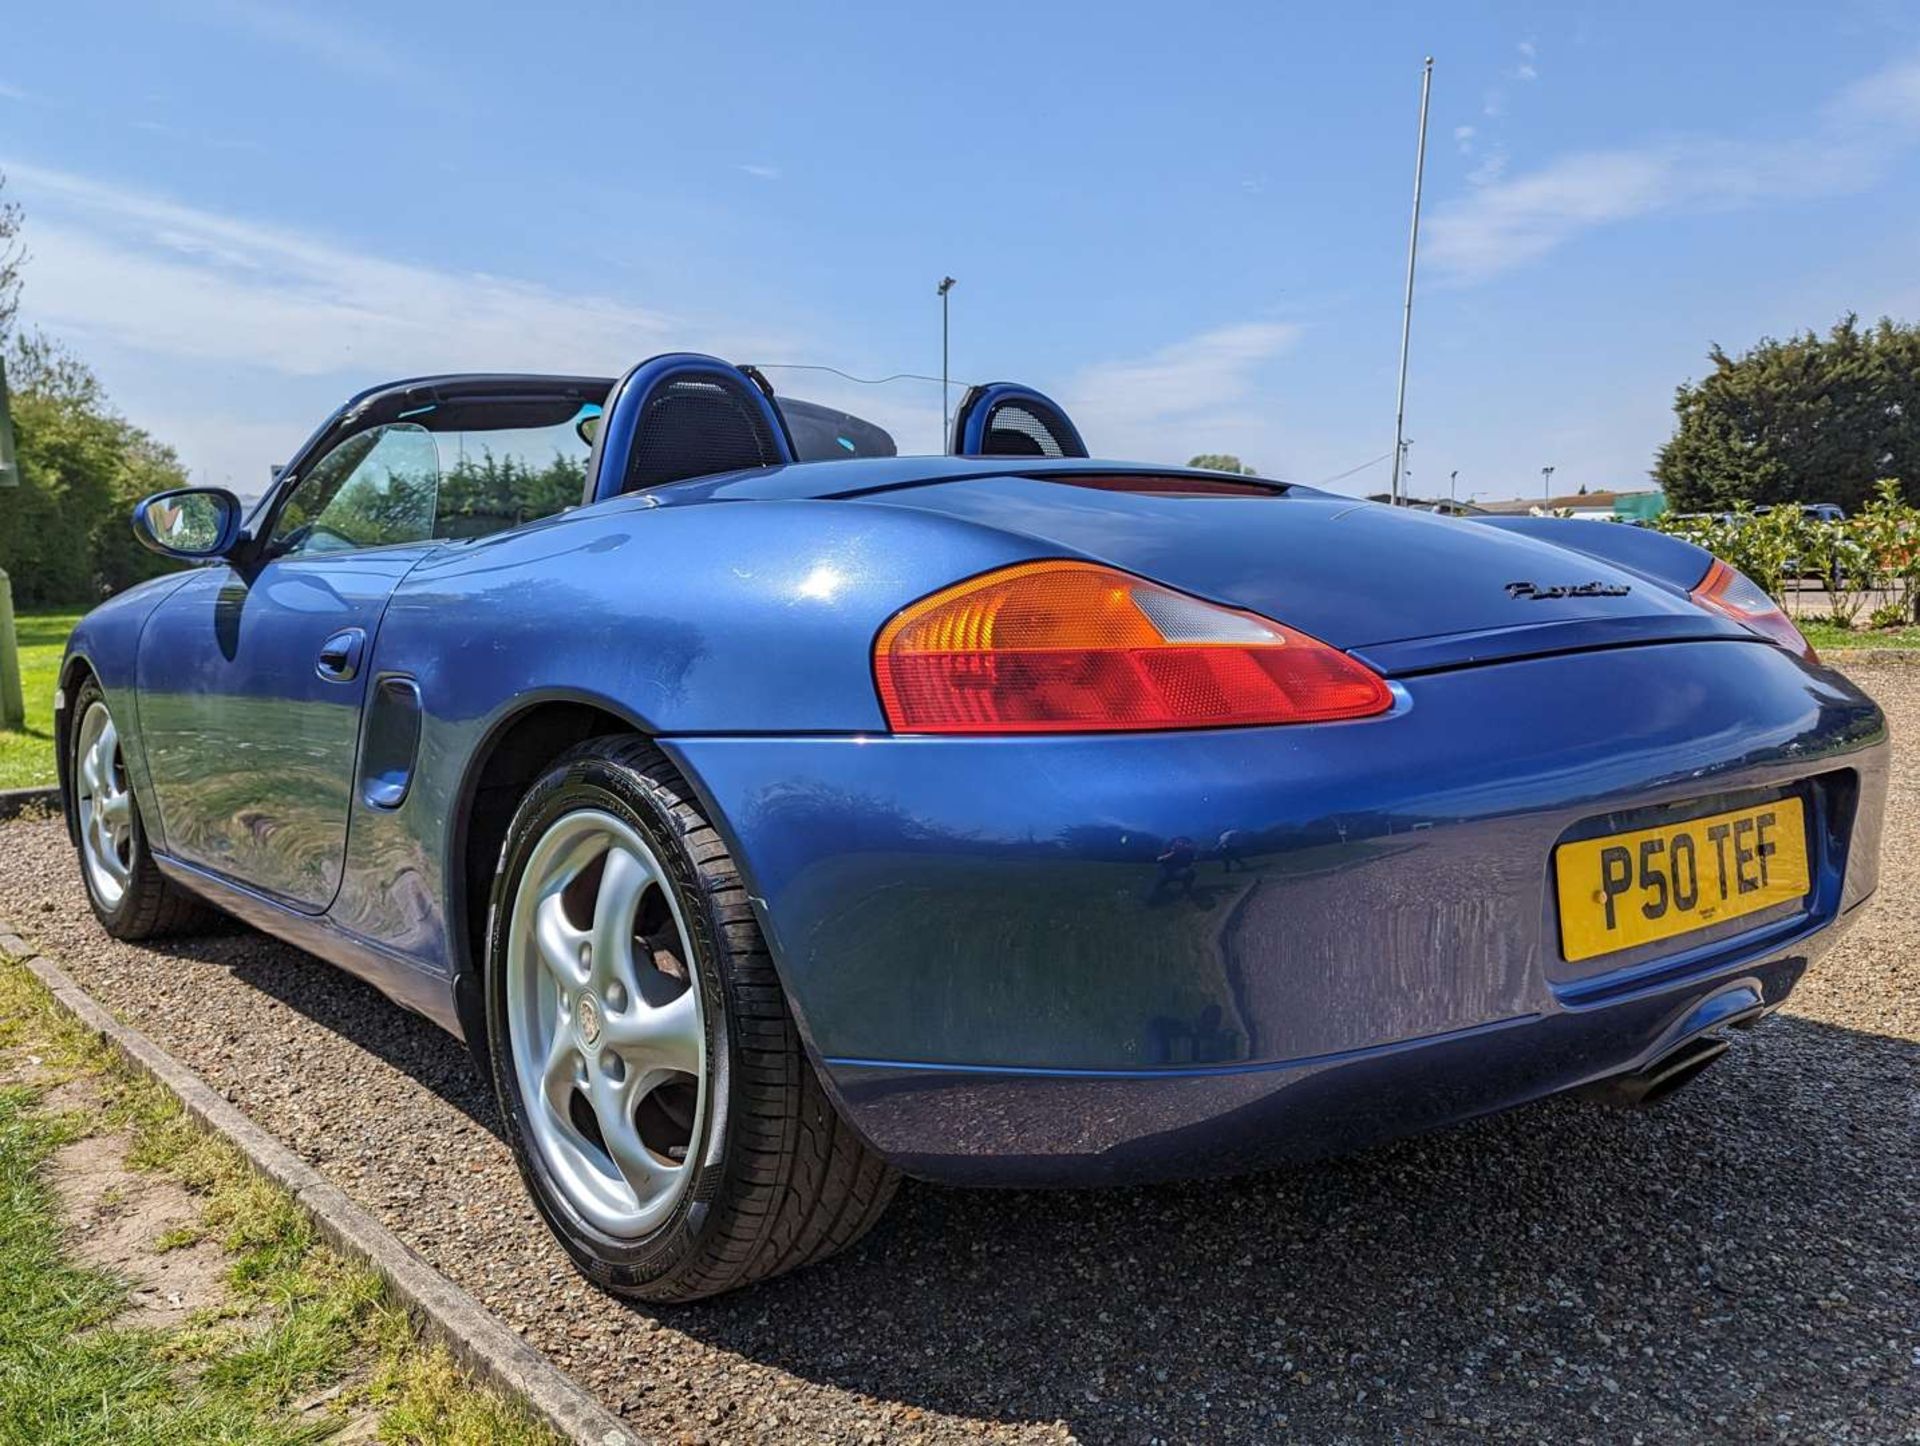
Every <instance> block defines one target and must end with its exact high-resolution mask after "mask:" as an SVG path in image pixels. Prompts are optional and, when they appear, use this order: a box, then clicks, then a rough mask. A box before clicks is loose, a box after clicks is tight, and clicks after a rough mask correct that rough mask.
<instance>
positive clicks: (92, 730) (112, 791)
mask: <svg viewBox="0 0 1920 1446" xmlns="http://www.w3.org/2000/svg"><path fill="white" fill-rule="evenodd" d="M74 758H75V763H76V765H77V766H76V769H75V777H74V802H75V804H76V806H77V808H78V811H79V819H80V856H81V859H82V860H83V861H84V862H85V864H86V869H87V880H88V882H89V883H90V884H91V885H92V886H93V891H94V894H95V896H96V897H98V898H99V900H100V902H101V903H102V904H104V905H105V906H106V907H107V908H109V909H112V908H116V907H118V905H119V903H120V899H121V897H122V895H124V894H125V893H126V891H127V877H128V874H129V873H130V872H131V869H132V866H133V795H132V794H130V793H129V792H128V791H127V766H126V763H125V762H124V761H123V760H122V758H121V757H120V732H119V730H118V729H117V728H115V727H114V726H113V715H112V714H111V713H109V712H108V711H107V705H106V703H105V702H103V701H101V700H100V699H97V698H96V699H95V700H94V701H93V703H92V705H91V706H89V707H88V709H87V711H86V714H85V716H83V717H82V718H81V719H80V735H79V741H78V744H77V745H76V747H75V749H74Z"/></svg>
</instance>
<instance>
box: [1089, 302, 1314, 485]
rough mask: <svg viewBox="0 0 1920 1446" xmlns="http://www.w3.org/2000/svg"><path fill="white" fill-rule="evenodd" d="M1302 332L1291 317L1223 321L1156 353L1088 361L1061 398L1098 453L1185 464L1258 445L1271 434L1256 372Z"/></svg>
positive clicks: (1294, 340) (1098, 454) (1099, 454)
mask: <svg viewBox="0 0 1920 1446" xmlns="http://www.w3.org/2000/svg"><path fill="white" fill-rule="evenodd" d="M1300 334H1301V328H1300V327H1299V326H1297V325H1295V324H1293V323H1291V322H1277V321H1249V322H1240V323H1237V324H1235V325H1231V326H1223V327H1217V328H1215V329H1214V330H1212V331H1208V332H1203V333H1201V334H1200V335H1198V336H1194V337H1189V338H1188V339H1187V340H1185V341H1181V342H1176V343H1174V344H1173V345H1171V346H1167V347H1163V348H1162V349H1161V350H1159V351H1157V352H1154V353H1152V354H1151V355H1150V356H1146V357H1141V358H1138V359H1135V360H1129V361H1113V362H1104V363H1101V364H1099V365H1096V366H1092V367H1088V368H1087V369H1085V370H1084V371H1082V372H1081V373H1080V374H1079V375H1078V376H1076V377H1075V378H1074V379H1073V381H1072V382H1071V383H1069V384H1068V386H1067V387H1066V388H1065V390H1064V391H1063V393H1062V395H1061V401H1062V403H1063V404H1064V405H1065V406H1066V408H1067V411H1068V413H1069V415H1071V416H1072V417H1073V419H1074V421H1075V423H1076V424H1077V425H1078V426H1079V428H1080V431H1081V433H1082V434H1083V435H1084V436H1085V437H1086V438H1087V443H1088V446H1089V447H1090V448H1091V450H1092V451H1093V452H1094V453H1095V455H1097V456H1105V457H1140V458H1143V459H1145V460H1147V461H1172V462H1184V461H1185V460H1186V459H1187V458H1188V457H1190V456H1192V455H1193V454H1194V453H1196V452H1211V451H1219V450H1222V449H1228V450H1232V449H1236V448H1247V449H1249V450H1252V449H1254V448H1256V447H1258V446H1259V445H1260V444H1261V441H1262V439H1270V435H1271V434H1270V433H1269V431H1268V427H1269V424H1270V418H1268V417H1266V416H1264V415H1262V414H1259V413H1257V412H1249V410H1248V409H1247V406H1246V404H1247V402H1248V401H1249V399H1250V398H1252V397H1253V395H1254V394H1255V390H1256V375H1255V374H1256V372H1257V371H1258V369H1259V367H1260V366H1261V365H1262V364H1263V363H1265V362H1267V361H1269V360H1271V359H1272V358H1273V357H1275V356H1278V355H1279V354H1280V353H1282V352H1284V351H1285V350H1287V348H1289V347H1291V346H1292V345H1293V344H1294V343H1295V342H1296V341H1298V340H1299V337H1300ZM1267 465H1268V466H1274V465H1277V463H1275V462H1273V461H1271V460H1269V461H1268V463H1267Z"/></svg>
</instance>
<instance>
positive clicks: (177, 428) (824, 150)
mask: <svg viewBox="0 0 1920 1446" xmlns="http://www.w3.org/2000/svg"><path fill="white" fill-rule="evenodd" d="M1429 52H1431V53H1432V54H1433V55H1434V56H1435V57H1436V67H1435V74H1434V102H1433V125H1432V132H1431V137H1430V141H1429V148H1428V171H1427V212H1426V217H1427V223H1426V227H1425V230H1424V232H1423V241H1422V247H1423V251H1422V270H1421V294H1420V300H1419V304H1418V309H1417V311H1416V315H1415V324H1414V350H1413V367H1412V380H1411V387H1410V394H1409V403H1408V425H1407V430H1408V433H1409V435H1410V436H1411V437H1412V438H1413V439H1414V446H1413V449H1412V453H1411V467H1412V473H1413V481H1412V486H1413V489H1414V490H1415V491H1417V492H1424V493H1432V492H1434V491H1439V492H1442V493H1444V491H1445V490H1446V487H1447V474H1448V473H1449V472H1450V471H1452V470H1453V469H1456V468H1457V469H1459V472H1460V482H1459V487H1460V491H1461V494H1462V495H1463V496H1464V495H1466V494H1468V493H1469V492H1485V493H1488V494H1489V495H1493V496H1511V495H1515V494H1516V493H1523V492H1526V493H1530V492H1531V490H1532V489H1533V488H1535V487H1537V486H1538V485H1539V469H1540V467H1541V466H1542V465H1545V464H1549V463H1551V464H1552V465H1554V466H1555V467H1556V469H1557V471H1556V474H1555V477H1554V481H1555V484H1556V489H1558V488H1560V487H1561V486H1563V485H1564V486H1566V487H1567V488H1569V489H1571V488H1572V487H1574V486H1578V485H1580V484H1582V483H1585V484H1587V485H1589V486H1594V487H1598V486H1603V485H1622V484H1624V485H1635V484H1637V483H1639V482H1641V481H1642V479H1643V478H1644V475H1645V472H1646V469H1647V467H1648V466H1649V465H1650V463H1651V460H1652V455H1653V451H1654V448H1655V447H1656V446H1657V445H1658V443H1659V441H1660V440H1661V439H1662V437H1663V436H1664V435H1665V434H1666V432H1667V430H1668V426H1669V421H1670V417H1671V411H1670V407H1671V398H1672V390H1673V387H1674V386H1675V385H1676V384H1677V383H1679V382H1680V381H1682V380H1684V379H1686V378H1688V377H1690V376H1697V375H1698V374H1699V373H1700V372H1701V371H1702V370H1703V368H1704V365H1705V362H1704V354H1705V352H1706V349H1707V346H1708V345H1709V343H1710V342H1713V341H1719V342H1721V343H1723V344H1725V345H1727V346H1729V347H1731V348H1740V347H1744V346H1746V345H1748V344H1750V343H1751V342H1753V341H1754V340H1756V339H1757V338H1758V337H1760V336H1762V335H1766V334H1769V333H1774V334H1778V333H1784V332H1786V331H1790V330H1796V329H1799V328H1802V327H1806V326H1814V327H1824V326H1826V325H1827V324H1829V323H1831V322H1832V321H1833V320H1834V319H1835V318H1836V317H1837V316H1838V315H1839V314H1840V313H1842V312H1844V311H1846V310H1850V309H1852V310H1858V311H1860V312H1863V313H1865V314H1867V315H1869V316H1873V315H1878V314H1880V313H1882V312H1889V313H1892V314H1894V315H1896V316H1900V317H1903V318H1907V319H1914V318H1916V317H1920V265H1916V262H1920V255H1917V254H1916V253H1917V252H1920V241H1917V240H1916V238H1920V184H1916V182H1920V7H1915V6H1910V5H1898V4H1892V3H1864V0H1851V3H1850V0H1840V3H1835V4H1830V5H1826V6H1822V7H1818V8H1815V7H1812V6H1806V5H1796V6H1772V5H1766V4H1755V3H1744V4H1697V5H1695V4H1690V5H1686V6H1671V5H1665V4H1660V5H1656V4H1607V5H1600V4H1595V5H1590V6H1553V7H1546V6H1539V7H1525V6H1519V5H1495V4H1489V5H1449V6H1445V7H1441V6H1436V5H1432V4H1422V5H1405V6H1388V5H1376V6H1365V7H1361V6H1347V5H1333V4H1323V5H1320V6H1316V7H1310V8H1309V7H1303V6H1297V5H1280V4H1273V3H1257V4H1245V5H1228V4H1221V5H1211V4H1204V3H1201V4H1193V5H1187V6H1181V7H1172V8H1169V7H1167V6H1165V5H1163V4H1155V5H1133V4H1125V3H1111V0H1109V3H1102V4H1085V5H1064V4H1060V5H1055V4H1046V3H1034V0H1029V3H1026V4H1022V5H1006V6H1000V5H978V6H974V7H971V8H968V7H958V6H941V7H935V6H931V5H920V4H911V3H909V4H901V3H898V0H895V3H891V4H871V5H867V4H843V5H836V6H832V7H827V6H821V7H817V8H816V7H807V6H798V5H793V4H781V5H762V4H757V3H752V0H743V3H736V4H733V5H728V6H717V5H715V6H693V5H651V4H648V5H642V4H623V5H608V6H600V7H594V8H593V9H592V11H591V12H590V13H589V12H565V11H562V10H557V9H556V10H553V11H551V12H550V13H549V14H545V15H543V14H539V13H536V12H534V10H533V9H532V7H521V6H515V7H511V8H507V7H501V8H500V9H499V10H498V11H497V12H496V11H494V10H491V9H490V8H489V7H487V6H484V5H478V4H472V3H467V4H438V3H430V0H429V3H415V4H409V5H407V6H404V7H402V6H391V5H372V4H361V3H333V4H329V5H327V6H325V7H321V6H318V5H315V6H308V7H296V6H293V5H278V4H270V3H267V0H182V3H176V4H172V5H168V6H165V7H161V6H149V5H124V6H118V5H103V4H96V3H91V0H65V3H62V4H60V5H58V6H52V5H40V6H32V7H16V8H15V11H14V13H13V14H12V15H11V16H10V17H9V19H8V20H7V22H6V27H5V41H4V44H3V45H0V171H5V172H6V173H7V175H8V177H9V186H8V191H9V194H11V195H12V196H13V197H14V199H17V200H19V201H20V202H21V203H22V204H23V205H24V206H25V207H26V209H27V212H28V232H27V240H28V244H29V246H30V248H31V250H32V253H33V254H32V259H31V261H30V264H29V268H28V271H27V289H26V293H25V297H24V307H23V310H24V314H25V319H26V320H27V322H28V323H29V324H32V325H40V326H42V327H44V328H46V329H47V330H49V331H50V332H52V333H54V334H55V335H58V336H60V337H62V338H63V339H65V340H67V341H68V342H69V343H71V344H72V345H73V346H74V347H75V348H76V349H77V350H78V351H79V352H80V353H81V354H82V355H83V356H84V357H86V358H87V359H88V360H89V361H91V362H92V363H93V364H94V365H95V367H96V368H97V370H99V372H100V373H101V375H102V377H103V379H104V380H105V381H106V383H107V385H108V387H109V389H110V390H111V392H112V394H113V396H114V398H115V400H116V402H117V403H118V404H119V405H120V406H121V408H122V409H123V410H125V411H126V412H127V413H128V415H130V416H131V417H132V418H133V419H134V420H135V421H137V422H139V423H141V424H142V425H144V426H146V427H148V428H149V429H150V430H152V431H153V432H155V433H156V434H157V435H159V436H161V437H162V438H164V439H165V440H167V441H170V442H172V443H173V444H174V445H175V446H176V447H177V448H178V449H179V451H180V453H181V455H182V457H183V458H184V460H185V461H186V462H187V463H188V464H189V466H190V467H191V468H192V469H193V471H194V473H195V475H196V476H198V477H199V478H201V479H202V480H205V481H209V482H228V483H231V484H233V485H237V486H238V487H239V488H240V489H241V490H243V491H248V492H251V491H255V490H257V489H258V488H259V486H260V485H261V484H262V482H263V481H264V479H265V476H266V469H267V467H268V465H269V464H270V463H272V462H276V461H279V460H282V459H283V458H284V457H285V455H286V454H287V453H289V452H290V451H291V450H292V449H293V447H294V446H295V445H297V443H298V442H299V441H300V440H301V439H302V438H303V437H304V436H305V434H306V432H307V431H308V430H310V428H311V427H312V426H313V425H314V424H315V423H316V422H317V421H318V420H319V419H320V417H321V416H322V415H323V414H324V413H325V412H326V411H327V410H328V409H329V408H330V407H332V406H333V405H334V404H336V403H337V402H338V401H339V400H341V399H342V398H343V397H344V396H345V395H347V394H348V393H349V392H351V391H353V390H355V389H357V388H359V387H361V386H363V385H366V384H367V383H369V382H373V381H377V380H382V379H385V378H390V377H394V376H400V375H410V374H415V373H420V372H426V371H439V370H490V369H503V370H512V369H533V370H579V371H590V372H591V371H617V370H619V369H621V368H623V367H624V366H626V365H628V364H630V363H631V362H632V361H635V360H638V359H639V358H641V357H643V356H645V355H648V354H650V353H652V352H655V351H661V350H668V349H681V348H694V349H700V350H711V351H717V352H720V353H721V354H723V355H726V356H729V357H732V358H734V359H736V360H743V361H760V362H785V361H806V362H816V363H823V364H828V365H832V366H837V367H840V368H843V369H845V370H847V371H850V372H854V373H857V374H861V375H881V374H886V373H892V372H898V371H916V372H937V371H938V369H939V310H938V303H937V301H936V300H935V297H934V284H935V282H936V281H937V280H938V279H939V277H940V276H941V275H942V274H943V273H951V274H953V275H954V276H956V277H958V278H959V285H958V286H957V288H956V289H955V291H954V295H953V302H954V340H953V372H954V375H955V376H956V377H960V378H966V379H972V380H993V379H1000V378H1017V379H1020V380H1024V381H1030V382H1033V383H1035V384H1036V385H1038V386H1040V387H1042V388H1043V389H1044V390H1047V391H1049V392H1052V393H1053V394H1054V395H1056V396H1057V397H1059V398H1060V399H1062V400H1063V401H1065V402H1066V403H1067V404H1068V406H1069V408H1070V409H1071V410H1072V411H1073V412H1074V414H1075V416H1076V418H1077V419H1078V420H1079V422H1080V425H1081V428H1082V430H1083V431H1084V432H1085V433H1086V434H1087V436H1088V439H1089V441H1090V443H1091V444H1092V446H1093V449H1094V451H1095V452H1096V454H1104V455H1110V456H1142V457H1147V458H1151V459H1166V460H1175V461H1181V460H1184V459H1185V458H1186V457H1187V456H1188V455H1190V454H1191V453H1193V452H1196V451H1201V450H1225V451H1234V452H1238V453H1240V454H1241V455H1242V456H1244V457H1246V458H1247V459H1248V460H1250V461H1252V462H1255V463H1257V464H1258V465H1259V466H1260V468H1261V470H1262V471H1263V472H1265V473H1267V474H1268V475H1273V476H1281V477H1286V478H1290V479H1293V480H1297V481H1305V482H1316V483H1317V482H1323V481H1327V479H1330V478H1333V477H1334V476H1335V474H1338V473H1343V472H1347V471H1348V470H1349V469H1352V468H1355V467H1357V466H1360V464H1364V463H1367V462H1368V461H1369V459H1375V458H1384V454H1386V453H1387V452H1388V451H1389V449H1390V447H1391V444H1392V435H1393V392H1394V370H1395V363H1396V357H1397V347H1398V335H1399V307H1400V288H1401V281H1402V268H1403V267H1404V264H1405V241H1406V237H1405V226H1406V213H1407V205H1408V200H1409V192H1410V189H1411V181H1412V162H1413V128H1414V119H1415V113H1416V107H1417V96H1418V76H1419V65H1420V60H1421V57H1422V56H1423V55H1425V54H1427V53H1429ZM774 376H775V381H776V384H779V385H781V386H782V387H783V389H787V390H792V391H794V392H796V393H799V394H801V395H810V396H815V397H819V398H821V399H824V400H832V401H837V402H840V403H842V404H843V405H848V406H850V407H852V408H853V409H855V410H860V411H864V412H865V413H867V414H868V415H871V416H873V417H875V419H876V420H880V421H882V422H884V423H886V424H888V425H890V426H892V427H894V428H895V429H896V431H897V432H898V433H899V434H900V437H901V441H902V449H903V450H928V449H930V448H932V447H933V446H934V445H936V434H937V430H938V425H937V414H938V392H937V388H934V387H929V386H926V385H924V384H896V385H894V386H892V387H888V388H883V389H859V388H852V387H849V386H847V385H846V384H843V383H838V382H833V381H832V380H831V379H826V378H819V377H803V376H801V375H799V374H794V373H775V374H774ZM1386 475H1387V464H1386V462H1385V461H1384V460H1380V461H1378V462H1375V463H1374V464H1373V465H1371V466H1368V467H1362V468H1361V470H1359V471H1355V472H1353V473H1352V474H1351V475H1349V476H1347V477H1345V478H1344V479H1341V480H1338V481H1332V482H1330V483H1329V484H1328V485H1331V486H1333V487H1335V488H1337V489H1339V490H1347V491H1355V492H1360V491H1367V490H1372V489H1375V488H1379V487H1384V485H1385V481H1386Z"/></svg>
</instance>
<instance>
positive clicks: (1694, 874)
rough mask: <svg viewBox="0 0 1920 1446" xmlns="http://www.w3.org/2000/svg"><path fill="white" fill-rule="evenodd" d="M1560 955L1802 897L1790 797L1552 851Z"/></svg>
mask: <svg viewBox="0 0 1920 1446" xmlns="http://www.w3.org/2000/svg"><path fill="white" fill-rule="evenodd" d="M1553 867H1554V878H1555V881H1556V883H1557V884H1558V886H1559V891H1560V952H1561V953H1562V954H1564V955H1565V956H1566V957H1567V959H1568V960H1569V961H1574V960H1580V959H1592V958H1594V957H1595V956H1596V955H1600V954H1611V953H1613V952H1615V951H1616V950H1619V949H1631V948H1634V947H1635V946H1636V945H1640V944H1651V943H1654V942H1655V941H1657V940H1660V939H1671V938H1673V937H1674V936H1675V935H1676V934H1686V933H1689V932H1691V931H1692V930H1694V929H1704V928H1706V927H1708V926H1709V925H1711V924H1718V923H1722V922H1723V921H1725V920H1727V919H1737V918H1739V917H1740V916H1741V915H1742V914H1752V913H1757V912H1759V911H1760V910H1761V909H1765V908H1770V907H1772V906H1773V905H1775V904H1784V903H1786V902H1788V901H1789V900H1793V899H1798V898H1801V897H1803V896H1804V895H1805V894H1806V892H1807V888H1808V878H1809V876H1808V873H1807V827H1806V810H1805V808H1804V806H1803V805H1802V804H1801V801H1800V800H1799V799H1797V798H1778V799H1775V800H1774V801H1773V802H1772V803H1762V804H1755V805H1754V806H1753V807H1751V808H1736V809H1733V810H1732V811H1730V812H1728V813H1716V814H1710V815H1708V816H1707V817H1706V818H1690V819H1688V820H1687V821H1686V822H1685V823H1674V824H1668V825H1666V826H1665V827H1663V828H1649V829H1642V830H1640V831H1639V832H1638V833H1617V834H1608V835H1606V836H1604V837H1601V838H1589V839H1581V840H1580V841H1579V842H1578V843H1564V844H1561V845H1560V847H1559V848H1557V849H1555V850H1554V851H1553Z"/></svg>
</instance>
